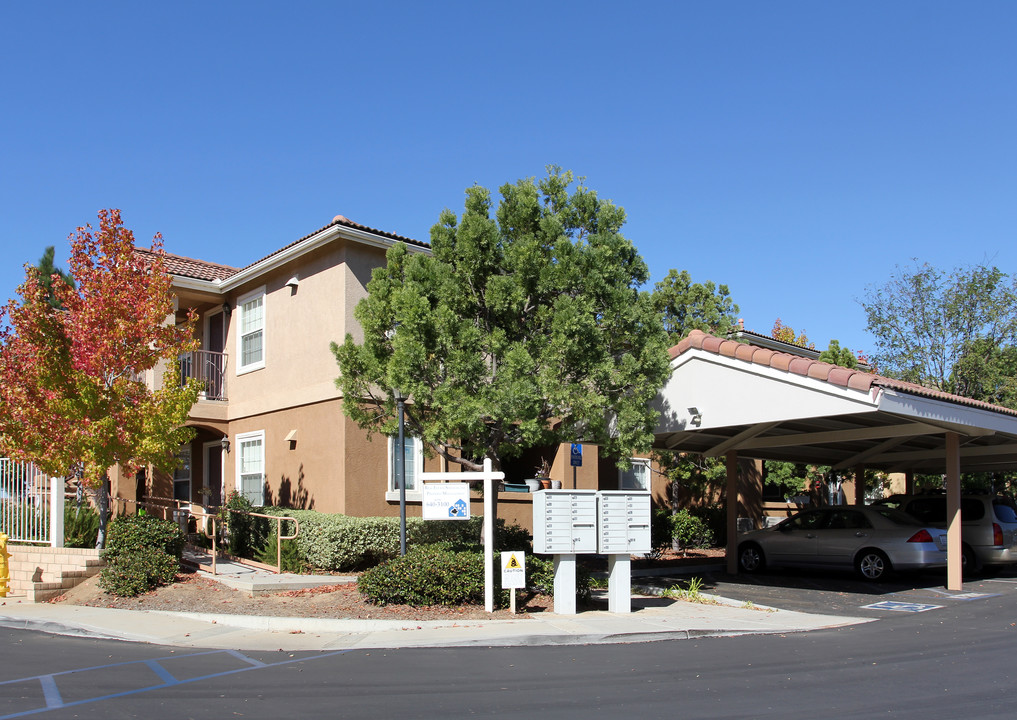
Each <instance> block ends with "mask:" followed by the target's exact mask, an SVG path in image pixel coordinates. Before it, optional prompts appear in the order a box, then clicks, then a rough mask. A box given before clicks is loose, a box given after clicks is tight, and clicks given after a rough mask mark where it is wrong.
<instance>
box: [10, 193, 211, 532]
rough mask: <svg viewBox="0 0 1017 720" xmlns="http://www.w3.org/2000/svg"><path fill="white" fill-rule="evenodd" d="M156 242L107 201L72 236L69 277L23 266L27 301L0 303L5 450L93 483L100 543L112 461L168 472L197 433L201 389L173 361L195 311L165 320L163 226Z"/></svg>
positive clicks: (168, 311)
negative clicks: (140, 248)
mask: <svg viewBox="0 0 1017 720" xmlns="http://www.w3.org/2000/svg"><path fill="white" fill-rule="evenodd" d="M152 251H153V253H154V254H153V255H152V256H150V257H149V259H147V260H146V259H142V258H141V256H139V255H138V254H136V253H135V252H134V234H133V233H132V232H131V231H130V230H128V229H126V228H125V227H124V226H123V223H122V222H121V219H120V211H119V210H103V211H101V212H100V213H99V229H98V230H97V231H94V232H93V229H92V227H91V225H86V226H85V227H79V228H78V230H77V233H75V234H74V235H72V236H71V257H70V277H71V279H72V280H73V285H72V284H70V283H67V282H55V281H52V280H55V279H56V278H50V280H51V282H50V283H47V282H46V280H47V279H46V278H42V277H41V276H40V273H39V272H38V270H37V269H36V268H34V267H31V266H26V268H25V270H26V278H25V282H24V283H23V284H22V285H21V286H20V287H19V288H18V294H19V295H20V301H18V300H10V301H9V302H8V303H7V305H6V306H4V307H2V308H0V448H2V449H3V450H4V451H5V452H6V453H7V454H9V455H10V456H12V457H15V458H17V459H21V460H27V461H31V462H33V463H35V464H36V465H37V466H38V467H39V468H40V469H41V470H43V471H44V472H47V473H49V474H52V475H62V476H72V475H74V476H78V477H80V478H82V480H83V481H84V483H85V484H86V486H88V487H89V488H90V489H92V490H94V491H97V493H98V495H99V503H98V504H99V508H100V517H101V528H100V533H99V546H100V547H101V546H102V544H103V542H104V538H105V532H104V531H105V525H106V509H107V506H108V503H107V501H106V498H105V478H106V474H107V472H108V470H109V469H110V468H111V467H113V466H115V465H123V466H127V467H140V466H147V465H152V466H154V467H155V468H156V469H160V470H164V471H170V470H172V469H173V467H174V466H175V464H176V459H175V451H176V449H177V448H178V446H179V445H180V443H182V442H186V441H187V440H188V439H190V437H191V435H192V434H193V431H192V430H190V429H189V428H184V427H183V424H184V422H185V421H186V419H187V414H188V412H189V410H190V408H191V406H192V405H193V404H194V402H195V401H196V399H197V393H198V387H197V385H196V384H195V383H194V381H191V382H190V383H189V384H187V385H185V386H181V384H180V382H179V377H178V375H177V372H176V367H177V363H176V359H177V357H178V355H179V354H181V353H182V352H185V351H188V350H192V349H194V345H195V341H194V340H193V324H194V321H195V318H194V316H193V314H191V313H189V314H188V317H187V321H186V322H184V323H182V324H176V323H174V322H168V319H171V318H172V317H173V312H174V308H173V302H172V296H171V294H170V278H169V275H168V274H167V272H166V268H165V266H164V264H163V262H162V259H161V251H162V239H161V237H160V236H159V235H156V236H155V238H154V239H153V243H152ZM152 258H154V259H152ZM54 301H55V302H54ZM161 363H165V372H164V375H163V382H162V385H161V387H160V388H159V389H152V388H151V387H149V386H148V385H147V384H146V382H145V374H146V373H147V372H148V371H151V370H154V369H157V368H158V367H160V366H161Z"/></svg>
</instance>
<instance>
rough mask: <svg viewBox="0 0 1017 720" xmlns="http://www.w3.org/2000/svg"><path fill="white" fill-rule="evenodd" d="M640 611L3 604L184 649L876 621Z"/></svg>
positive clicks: (579, 639) (730, 608)
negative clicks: (467, 616)
mask: <svg viewBox="0 0 1017 720" xmlns="http://www.w3.org/2000/svg"><path fill="white" fill-rule="evenodd" d="M704 597H709V596H704ZM0 603H5V601H4V600H0ZM632 609H633V612H631V613H628V614H618V613H609V612H607V611H603V610H587V611H584V612H580V613H578V614H576V615H558V614H555V613H534V614H530V615H526V616H521V617H520V619H518V620H460V621H455V622H453V621H444V620H442V621H435V620H431V621H416V622H414V621H399V620H328V619H319V618H287V617H256V616H249V615H213V614H206V613H178V612H158V611H148V612H142V611H136V610H112V609H106V608H94V607H83V606H74V605H69V606H68V605H55V604H50V603H34V604H33V603H13V602H11V601H10V600H8V601H6V603H5V604H0V627H8V628H19V629H28V630H38V631H42V632H49V633H56V634H61V635H75V636H82V637H97V638H112V639H117V640H128V641H133V642H146V643H154V644H157V645H174V646H179V647H197V648H219V649H234V650H340V649H347V648H399V647H468V646H511V645H515V646H522V645H531V646H532V645H581V644H591V643H623V642H649V641H655V640H680V639H688V638H698V637H706V636H725V635H741V634H750V633H790V632H801V631H806V630H817V629H820V628H830V627H840V626H844V625H850V624H855V623H860V622H867V621H869V620H871V619H872V618H858V617H836V616H831V615H810V614H806V613H799V612H793V611H789V610H773V609H769V608H760V607H746V606H744V605H743V604H736V603H732V602H728V601H725V600H724V599H722V598H717V603H716V604H704V603H691V602H683V601H675V602H672V601H670V600H664V599H663V598H656V597H647V596H634V597H633V600H632Z"/></svg>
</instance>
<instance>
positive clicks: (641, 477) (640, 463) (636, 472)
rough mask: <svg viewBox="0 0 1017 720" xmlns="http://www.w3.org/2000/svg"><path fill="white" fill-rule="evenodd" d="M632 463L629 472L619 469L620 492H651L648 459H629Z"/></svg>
mask: <svg viewBox="0 0 1017 720" xmlns="http://www.w3.org/2000/svg"><path fill="white" fill-rule="evenodd" d="M629 461H630V462H631V463H632V465H631V467H629V469H628V470H622V469H621V468H619V469H618V489H619V490H649V489H650V461H649V460H647V459H646V458H629Z"/></svg>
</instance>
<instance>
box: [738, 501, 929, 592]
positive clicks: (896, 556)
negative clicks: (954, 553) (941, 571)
mask: <svg viewBox="0 0 1017 720" xmlns="http://www.w3.org/2000/svg"><path fill="white" fill-rule="evenodd" d="M767 565H770V566H800V567H815V568H845V569H848V568H852V567H853V568H854V569H855V571H856V572H857V573H858V574H859V575H860V576H861V577H862V578H864V579H865V580H882V579H884V578H885V577H886V575H887V574H888V573H890V572H891V571H892V570H919V569H925V568H937V567H945V566H946V532H945V531H944V530H940V529H937V528H934V527H927V526H924V525H922V524H920V523H919V522H918V521H917V520H915V519H914V518H912V517H911V516H910V515H906V514H905V513H902V512H900V511H899V510H893V509H890V508H886V507H880V506H875V505H835V506H831V507H824V508H817V509H814V510H804V511H802V512H800V513H798V514H797V515H794V516H792V517H789V518H788V519H787V520H784V521H783V522H781V523H779V524H777V525H775V526H773V527H771V528H766V529H765V530H753V531H752V532H748V533H745V534H744V535H741V536H740V537H739V539H738V567H739V569H740V570H741V571H742V572H747V573H752V572H759V571H760V570H762V569H764V568H765V567H766V566H767Z"/></svg>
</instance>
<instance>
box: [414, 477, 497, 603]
mask: <svg viewBox="0 0 1017 720" xmlns="http://www.w3.org/2000/svg"><path fill="white" fill-rule="evenodd" d="M420 479H421V481H422V482H424V483H425V486H426V483H427V482H428V481H429V480H443V481H450V480H451V481H464V480H465V481H469V480H483V481H484V609H485V610H487V612H494V542H493V539H494V493H496V492H497V490H496V489H495V487H496V486H495V484H494V483H495V481H499V482H500V481H501V480H504V479H505V473H503V472H501V471H498V472H494V470H493V468H492V466H491V459H490V458H484V470H483V472H454V473H453V472H436V473H420ZM467 507H469V502H467ZM445 519H447V518H445Z"/></svg>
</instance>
